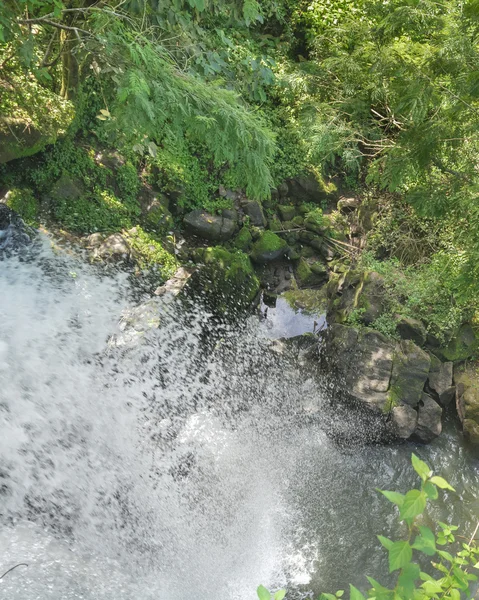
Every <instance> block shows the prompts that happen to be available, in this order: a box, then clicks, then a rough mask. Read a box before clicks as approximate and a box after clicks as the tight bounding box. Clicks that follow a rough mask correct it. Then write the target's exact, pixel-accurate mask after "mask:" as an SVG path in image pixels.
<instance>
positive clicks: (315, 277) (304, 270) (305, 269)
mask: <svg viewBox="0 0 479 600" xmlns="http://www.w3.org/2000/svg"><path fill="white" fill-rule="evenodd" d="M318 265H320V267H318ZM313 266H314V270H313V268H312V267H313ZM295 275H296V280H297V282H298V285H299V286H301V287H304V286H311V285H319V284H321V283H324V282H325V280H326V279H327V269H326V268H325V267H324V265H323V264H322V263H314V264H313V265H309V264H308V262H307V261H306V260H305V259H304V258H301V259H300V260H299V263H298V265H297V267H296V272H295Z"/></svg>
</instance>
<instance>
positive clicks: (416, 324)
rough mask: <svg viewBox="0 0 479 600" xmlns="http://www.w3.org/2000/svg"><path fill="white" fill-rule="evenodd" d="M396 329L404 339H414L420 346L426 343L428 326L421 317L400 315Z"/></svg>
mask: <svg viewBox="0 0 479 600" xmlns="http://www.w3.org/2000/svg"><path fill="white" fill-rule="evenodd" d="M396 331H397V333H398V334H399V336H400V337H401V338H402V339H403V340H412V341H413V342H414V343H415V344H417V345H418V346H423V345H424V344H425V343H426V334H427V332H426V328H425V327H424V324H423V323H422V321H420V320H419V319H412V318H410V317H399V320H398V323H397V325H396Z"/></svg>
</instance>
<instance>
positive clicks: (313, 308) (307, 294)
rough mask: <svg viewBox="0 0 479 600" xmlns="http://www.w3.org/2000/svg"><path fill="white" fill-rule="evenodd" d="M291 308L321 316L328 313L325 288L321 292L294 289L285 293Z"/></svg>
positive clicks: (284, 295)
mask: <svg viewBox="0 0 479 600" xmlns="http://www.w3.org/2000/svg"><path fill="white" fill-rule="evenodd" d="M283 297H284V298H285V299H286V300H287V301H288V304H289V305H290V306H291V308H294V309H298V308H299V309H301V310H303V311H305V312H306V313H310V314H315V315H320V314H322V313H324V312H325V311H326V306H327V298H326V293H325V289H324V287H323V288H321V289H319V290H312V289H309V288H305V289H295V290H294V289H293V290H288V291H287V292H284V293H283Z"/></svg>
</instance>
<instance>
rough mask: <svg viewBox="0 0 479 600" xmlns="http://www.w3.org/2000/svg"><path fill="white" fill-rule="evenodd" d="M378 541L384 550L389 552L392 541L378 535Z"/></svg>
mask: <svg viewBox="0 0 479 600" xmlns="http://www.w3.org/2000/svg"><path fill="white" fill-rule="evenodd" d="M378 540H379V541H380V542H381V544H382V545H383V546H384V547H385V548H386V550H390V549H391V546H392V545H393V544H394V542H393V541H392V540H389V539H388V538H387V537H384V536H383V535H378Z"/></svg>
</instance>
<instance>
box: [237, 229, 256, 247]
mask: <svg viewBox="0 0 479 600" xmlns="http://www.w3.org/2000/svg"><path fill="white" fill-rule="evenodd" d="M233 244H234V245H235V247H236V248H238V250H241V251H242V252H248V251H249V249H250V248H251V246H252V244H253V237H252V235H251V232H250V230H249V229H248V227H246V226H244V227H242V228H241V229H240V231H239V233H238V235H237V236H236V237H235V239H234V241H233Z"/></svg>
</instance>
